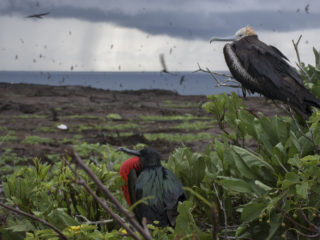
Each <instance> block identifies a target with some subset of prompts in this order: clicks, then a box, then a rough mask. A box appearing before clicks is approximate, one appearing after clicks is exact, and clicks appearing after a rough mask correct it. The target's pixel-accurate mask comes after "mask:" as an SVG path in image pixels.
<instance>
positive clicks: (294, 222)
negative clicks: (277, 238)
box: [275, 206, 310, 231]
mask: <svg viewBox="0 0 320 240" xmlns="http://www.w3.org/2000/svg"><path fill="white" fill-rule="evenodd" d="M275 208H276V209H277V210H278V211H280V212H281V213H282V214H283V216H284V217H285V218H286V219H287V220H288V221H289V222H291V223H293V224H294V225H296V226H297V227H300V228H302V229H304V230H306V231H310V228H308V227H306V226H303V225H302V224H300V223H298V222H296V221H295V220H293V219H292V218H291V217H289V216H288V215H287V214H286V213H285V211H283V210H282V209H281V208H279V207H277V206H276V207H275Z"/></svg>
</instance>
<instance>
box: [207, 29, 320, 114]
mask: <svg viewBox="0 0 320 240" xmlns="http://www.w3.org/2000/svg"><path fill="white" fill-rule="evenodd" d="M214 41H231V42H232V43H227V44H226V45H225V46H224V48H223V53H224V57H225V60H226V63H227V65H228V67H229V70H230V72H231V73H232V75H233V77H234V78H235V79H236V80H237V81H239V82H240V83H241V84H242V86H243V87H244V88H245V89H248V90H249V91H251V92H257V93H260V94H262V95H264V96H265V97H267V98H270V99H275V100H280V101H283V102H285V103H287V104H289V105H290V106H291V107H292V108H293V109H294V110H295V111H296V112H297V113H299V114H300V115H301V116H302V117H304V118H307V117H308V116H310V115H311V113H312V110H311V106H314V107H317V108H320V101H319V100H318V99H317V98H316V97H315V96H313V95H312V93H311V92H310V91H309V90H308V89H306V88H305V86H304V84H303V80H302V79H301V76H300V75H299V73H298V72H297V71H296V70H295V69H294V68H293V67H292V66H291V65H290V64H289V63H288V61H289V60H288V59H287V58H286V56H284V55H283V54H282V53H281V52H280V51H279V50H278V49H277V48H275V47H273V46H271V45H267V44H265V43H264V42H262V41H260V40H259V39H258V36H257V34H256V33H255V31H254V30H253V29H252V28H250V27H248V26H247V27H244V28H241V29H240V30H239V31H237V32H236V34H235V37H232V38H217V37H214V38H212V39H211V40H210V42H214Z"/></svg>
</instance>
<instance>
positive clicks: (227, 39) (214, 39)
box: [210, 37, 237, 43]
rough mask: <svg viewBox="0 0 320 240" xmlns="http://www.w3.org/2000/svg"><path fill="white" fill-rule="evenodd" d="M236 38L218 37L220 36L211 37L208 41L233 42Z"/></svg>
mask: <svg viewBox="0 0 320 240" xmlns="http://www.w3.org/2000/svg"><path fill="white" fill-rule="evenodd" d="M236 40H237V38H236V37H226V38H220V37H212V38H211V39H210V43H212V42H231V41H232V42H233V41H236Z"/></svg>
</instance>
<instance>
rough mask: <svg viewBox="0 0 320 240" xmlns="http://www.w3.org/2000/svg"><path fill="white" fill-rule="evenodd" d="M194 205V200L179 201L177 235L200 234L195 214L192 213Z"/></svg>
mask: <svg viewBox="0 0 320 240" xmlns="http://www.w3.org/2000/svg"><path fill="white" fill-rule="evenodd" d="M192 207H193V203H192V201H190V200H188V201H184V202H182V203H181V202H179V206H178V212H179V215H178V217H177V220H176V228H175V232H174V234H175V235H182V236H185V235H188V234H194V236H197V235H199V234H200V230H199V228H198V227H197V225H196V223H195V221H194V219H193V216H192V214H191V211H192Z"/></svg>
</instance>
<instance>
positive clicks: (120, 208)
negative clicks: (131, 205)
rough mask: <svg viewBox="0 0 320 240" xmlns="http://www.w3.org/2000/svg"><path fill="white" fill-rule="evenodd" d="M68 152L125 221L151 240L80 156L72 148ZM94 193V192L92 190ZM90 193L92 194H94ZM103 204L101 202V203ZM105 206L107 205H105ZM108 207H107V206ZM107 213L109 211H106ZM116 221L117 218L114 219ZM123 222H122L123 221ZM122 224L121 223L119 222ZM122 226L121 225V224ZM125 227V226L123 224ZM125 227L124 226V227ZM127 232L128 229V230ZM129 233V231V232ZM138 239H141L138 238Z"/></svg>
mask: <svg viewBox="0 0 320 240" xmlns="http://www.w3.org/2000/svg"><path fill="white" fill-rule="evenodd" d="M66 152H67V153H68V154H69V156H71V158H72V159H73V161H75V162H76V164H77V166H79V167H80V168H81V169H83V170H84V171H85V172H86V173H87V174H88V176H89V177H90V178H91V179H92V180H93V181H94V182H95V184H96V185H97V187H98V188H99V189H100V190H101V191H102V192H103V193H104V195H105V196H106V198H107V199H109V200H110V202H111V203H112V204H114V206H115V207H116V208H117V209H118V211H119V212H120V213H121V214H122V215H123V216H124V217H125V219H126V220H127V221H128V222H129V223H130V224H131V225H132V226H133V227H134V228H135V229H136V230H137V231H138V232H139V233H140V234H141V236H142V237H143V238H144V239H147V240H151V239H152V237H151V235H150V233H149V231H148V230H146V229H144V228H143V227H142V226H141V225H140V224H139V223H138V222H137V220H136V219H135V218H134V215H133V214H132V213H131V212H129V211H128V210H127V209H125V208H124V207H123V206H122V205H121V204H120V203H119V201H118V200H117V199H116V198H115V197H114V196H113V194H112V193H111V192H110V191H109V189H108V188H106V187H105V186H104V185H103V183H102V182H101V181H100V179H99V178H98V177H97V176H96V175H95V174H94V173H93V172H92V171H91V169H90V168H89V167H88V166H87V165H86V164H84V162H83V161H82V160H81V158H80V157H79V156H78V154H77V153H76V152H74V150H73V149H72V148H71V149H68V150H66ZM81 184H83V185H84V186H85V187H86V186H87V187H88V188H87V187H86V189H87V190H88V191H89V189H90V187H89V186H88V185H87V184H86V183H85V182H84V181H82V182H81ZM90 190H91V189H90ZM91 192H92V190H91ZM91 192H90V194H92V193H93V192H92V193H91ZM93 194H94V193H93ZM99 203H100V204H101V202H99ZM104 205H105V204H104ZM105 206H106V205H105ZM106 211H107V210H106ZM114 219H115V218H114ZM115 220H116V221H118V222H119V221H120V220H121V218H120V219H118V218H117V219H115ZM121 222H122V221H121ZM119 223H120V222H119ZM120 224H121V223H120ZM121 225H123V224H121ZM123 227H124V226H123ZM124 228H125V227H124ZM126 230H127V229H126ZM127 231H128V230H127ZM129 231H130V230H129ZM136 239H139V237H138V238H136Z"/></svg>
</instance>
